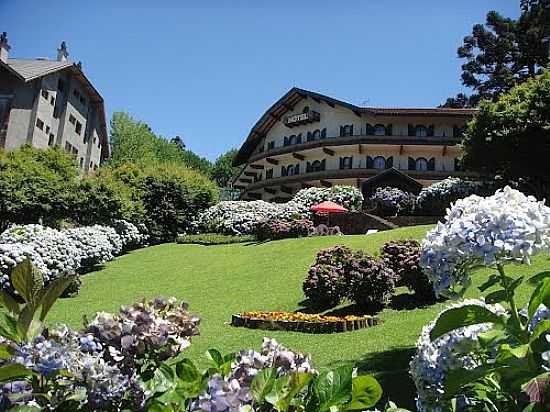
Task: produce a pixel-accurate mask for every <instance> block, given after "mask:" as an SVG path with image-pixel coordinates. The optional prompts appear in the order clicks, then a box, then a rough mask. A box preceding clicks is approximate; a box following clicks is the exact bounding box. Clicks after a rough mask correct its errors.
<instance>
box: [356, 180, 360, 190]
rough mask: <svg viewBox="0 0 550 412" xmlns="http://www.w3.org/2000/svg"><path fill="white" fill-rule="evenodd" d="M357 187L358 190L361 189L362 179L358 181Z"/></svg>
mask: <svg viewBox="0 0 550 412" xmlns="http://www.w3.org/2000/svg"><path fill="white" fill-rule="evenodd" d="M356 186H357V189H361V179H357V182H356Z"/></svg>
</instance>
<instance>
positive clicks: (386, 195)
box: [369, 187, 415, 216]
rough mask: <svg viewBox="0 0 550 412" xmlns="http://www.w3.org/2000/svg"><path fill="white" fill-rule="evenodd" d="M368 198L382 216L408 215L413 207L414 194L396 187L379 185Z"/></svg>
mask: <svg viewBox="0 0 550 412" xmlns="http://www.w3.org/2000/svg"><path fill="white" fill-rule="evenodd" d="M369 200H370V201H371V203H372V204H373V206H374V207H376V211H377V213H379V214H381V215H383V216H393V215H396V214H397V215H409V214H412V212H413V210H414V207H415V196H414V195H413V194H412V193H409V192H405V191H403V190H401V189H398V188H396V187H379V188H377V189H376V192H374V194H373V195H372V196H371V197H370V198H369Z"/></svg>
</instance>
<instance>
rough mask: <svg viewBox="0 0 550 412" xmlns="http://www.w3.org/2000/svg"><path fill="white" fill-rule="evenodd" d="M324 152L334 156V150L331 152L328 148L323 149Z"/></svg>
mask: <svg viewBox="0 0 550 412" xmlns="http://www.w3.org/2000/svg"><path fill="white" fill-rule="evenodd" d="M323 152H324V153H326V154H328V155H329V156H334V150H330V149H328V148H326V147H323Z"/></svg>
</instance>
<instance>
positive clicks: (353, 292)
mask: <svg viewBox="0 0 550 412" xmlns="http://www.w3.org/2000/svg"><path fill="white" fill-rule="evenodd" d="M396 279H397V278H396V275H395V273H394V271H393V270H392V269H390V268H389V267H388V266H387V265H386V263H385V262H384V261H383V260H382V259H380V258H376V257H372V256H368V255H365V254H363V252H361V251H359V252H356V253H355V254H354V256H353V259H352V261H351V262H350V267H349V270H348V271H347V272H346V283H347V285H348V298H349V299H350V300H351V301H353V302H355V303H356V304H357V305H359V306H362V307H369V308H380V307H382V306H383V305H384V304H385V303H386V302H387V301H388V299H389V298H390V297H391V296H392V295H393V292H394V290H395V281H396Z"/></svg>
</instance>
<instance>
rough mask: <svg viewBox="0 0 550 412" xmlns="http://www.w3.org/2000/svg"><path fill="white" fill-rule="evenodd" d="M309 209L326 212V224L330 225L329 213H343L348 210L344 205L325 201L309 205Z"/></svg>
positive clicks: (320, 212)
mask: <svg viewBox="0 0 550 412" xmlns="http://www.w3.org/2000/svg"><path fill="white" fill-rule="evenodd" d="M310 210H311V211H313V212H315V213H319V214H326V215H328V216H327V225H329V226H330V213H345V212H347V211H348V209H346V208H345V207H344V206H340V205H339V204H338V203H334V202H330V201H326V202H321V203H319V204H318V205H314V206H311V208H310Z"/></svg>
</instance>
